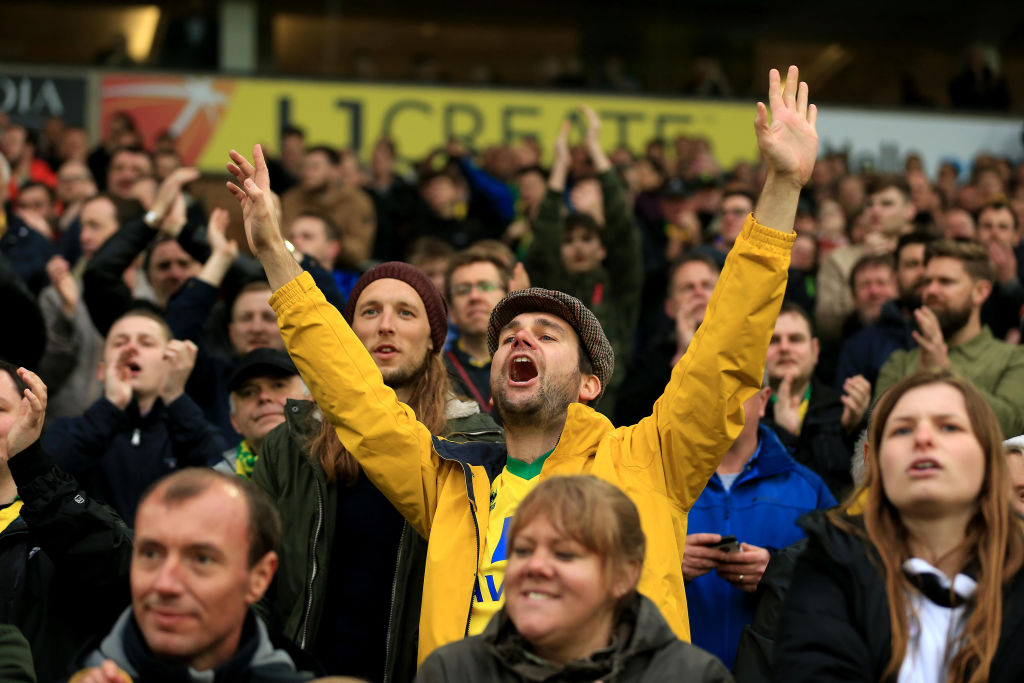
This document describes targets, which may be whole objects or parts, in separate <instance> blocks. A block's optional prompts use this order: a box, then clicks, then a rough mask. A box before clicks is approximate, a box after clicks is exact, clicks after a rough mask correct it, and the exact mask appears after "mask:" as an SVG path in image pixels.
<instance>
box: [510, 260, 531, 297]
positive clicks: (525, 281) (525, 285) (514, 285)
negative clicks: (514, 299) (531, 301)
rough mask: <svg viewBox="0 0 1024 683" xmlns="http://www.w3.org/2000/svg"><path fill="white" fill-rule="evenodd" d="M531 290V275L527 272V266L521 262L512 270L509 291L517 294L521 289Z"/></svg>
mask: <svg viewBox="0 0 1024 683" xmlns="http://www.w3.org/2000/svg"><path fill="white" fill-rule="evenodd" d="M529 288H530V274H529V273H527V272H526V266H524V265H523V264H522V263H521V262H520V263H517V264H516V265H515V266H514V267H513V268H512V278H511V279H510V280H509V282H508V291H509V292H515V291H518V290H520V289H529Z"/></svg>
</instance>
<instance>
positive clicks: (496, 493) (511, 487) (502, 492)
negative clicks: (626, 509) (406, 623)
mask: <svg viewBox="0 0 1024 683" xmlns="http://www.w3.org/2000/svg"><path fill="white" fill-rule="evenodd" d="M552 450H554V449H552ZM549 455H551V451H548V452H547V453H545V454H544V455H542V456H541V457H540V458H538V459H537V460H534V461H533V462H532V463H530V464H529V465H527V464H526V463H524V462H520V461H519V460H513V459H512V458H509V459H508V461H507V462H506V463H505V467H504V469H502V470H501V474H499V475H498V476H497V477H495V479H494V481H493V482H492V483H491V505H490V515H489V516H488V518H487V536H486V538H485V540H484V548H483V553H481V555H480V571H479V572H478V573H477V580H476V587H475V588H474V590H473V611H472V614H471V616H470V620H469V635H471V636H475V635H479V634H481V633H483V630H484V629H485V628H486V627H487V623H488V622H489V621H490V620H491V617H492V616H494V614H495V613H496V612H497V611H498V610H499V609H501V606H502V605H504V604H505V565H506V564H507V562H508V528H509V526H511V524H512V517H513V516H514V515H515V512H516V508H518V507H519V503H520V501H522V500H523V498H525V497H526V494H528V493H529V492H530V491H532V490H533V487H534V486H536V485H537V482H538V481H540V478H539V477H538V476H537V475H539V474H540V470H541V468H542V467H543V466H544V461H545V460H547V458H548V456H549Z"/></svg>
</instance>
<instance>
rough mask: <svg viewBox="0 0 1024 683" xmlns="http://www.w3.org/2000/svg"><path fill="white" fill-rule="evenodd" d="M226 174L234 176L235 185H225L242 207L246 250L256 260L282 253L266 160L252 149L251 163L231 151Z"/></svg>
mask: <svg viewBox="0 0 1024 683" xmlns="http://www.w3.org/2000/svg"><path fill="white" fill-rule="evenodd" d="M229 156H230V157H231V161H232V162H233V163H230V164H228V165H227V169H228V171H229V172H230V173H231V175H233V176H235V179H236V180H237V181H238V185H235V184H234V183H232V182H228V184H227V185H228V189H229V190H230V191H231V194H233V195H234V196H235V199H237V200H238V203H239V204H241V206H242V218H243V219H244V221H245V237H246V239H248V240H249V248H250V250H251V251H252V253H253V254H256V255H257V256H259V254H260V253H261V252H265V251H268V250H271V249H273V248H275V247H280V248H281V249H284V238H283V237H282V236H281V229H280V227H279V225H278V219H277V211H276V209H275V207H274V202H273V199H271V195H270V173H269V172H268V171H267V160H266V159H265V158H264V156H263V148H262V147H260V146H259V145H256V146H255V147H253V149H252V156H253V163H251V164H250V163H249V161H248V160H247V159H246V158H245V157H244V156H242V155H241V154H239V153H238V152H236V151H235V150H231V152H230V154H229Z"/></svg>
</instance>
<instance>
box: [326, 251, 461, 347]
mask: <svg viewBox="0 0 1024 683" xmlns="http://www.w3.org/2000/svg"><path fill="white" fill-rule="evenodd" d="M383 279H392V280H401V281H402V282H404V283H405V284H407V285H409V286H410V287H412V288H413V289H415V290H416V293H417V294H419V295H420V300H421V301H422V302H423V308H424V309H425V310H426V312H427V322H429V323H430V340H431V341H432V342H433V343H434V353H441V351H443V350H444V343H445V340H446V339H447V338H448V304H447V303H446V302H445V300H444V297H443V296H441V292H439V291H437V287H435V286H434V283H433V282H431V281H430V278H428V277H427V276H426V274H425V273H424V272H423V271H422V270H420V269H419V268H417V267H416V266H412V265H409V264H408V263H402V262H401V261H387V262H385V263H381V264H380V265H377V266H374V267H373V268H370V269H369V270H368V271H366V272H365V273H363V275H362V277H360V278H359V279H358V280H356V284H355V286H354V287H352V292H351V294H349V295H348V301H346V302H345V311H344V314H345V320H347V321H348V324H349V325H351V324H352V318H353V316H355V314H356V303H357V302H358V301H359V295H361V294H362V293H363V290H364V289H366V287H367V286H368V285H369V284H370V283H371V282H374V281H376V280H383Z"/></svg>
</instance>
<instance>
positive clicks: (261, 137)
mask: <svg viewBox="0 0 1024 683" xmlns="http://www.w3.org/2000/svg"><path fill="white" fill-rule="evenodd" d="M583 102H585V103H587V104H589V105H590V106H592V107H593V108H594V109H595V110H596V111H597V113H598V115H599V116H600V117H601V120H602V122H603V127H602V140H603V142H604V144H605V146H606V147H607V148H608V149H612V148H614V147H617V146H619V145H626V146H627V147H629V148H630V149H632V150H634V151H641V150H643V147H644V145H645V144H646V143H647V141H649V140H651V139H652V138H656V137H660V138H665V139H666V140H669V141H671V140H672V139H673V138H674V137H675V136H677V135H680V134H684V135H691V136H703V137H706V138H707V139H708V140H709V141H710V142H711V145H712V148H713V150H714V153H715V157H716V158H717V159H718V161H719V163H720V164H722V165H723V167H726V168H728V167H730V166H732V165H733V164H734V163H736V162H738V161H741V160H748V161H753V160H755V159H756V158H757V143H756V140H755V138H754V131H753V119H754V107H753V104H741V103H718V102H708V101H701V100H682V99H668V98H665V99H661V98H651V97H647V98H644V97H632V96H612V95H597V94H593V95H592V94H589V93H571V94H563V93H559V92H553V91H523V90H488V89H473V88H452V87H448V88H445V87H427V86H412V85H401V86H399V85H370V84H357V83H338V82H330V81H297V80H272V79H255V78H253V79H248V78H240V79H225V78H207V77H203V78H197V77H188V76H157V75H146V76H141V75H128V74H112V75H109V76H106V77H105V78H104V79H103V86H102V92H101V114H100V125H101V128H102V132H103V133H104V134H105V132H106V127H107V125H108V122H109V119H110V117H111V116H112V115H113V114H114V113H115V112H118V111H125V112H128V113H129V114H131V115H132V116H133V118H135V119H136V121H137V123H138V125H139V128H140V129H141V131H142V133H143V136H144V138H145V140H146V142H147V144H151V143H152V142H153V141H154V140H155V138H156V136H157V135H159V134H160V133H162V132H164V131H167V130H170V131H171V132H172V134H174V135H175V136H176V137H177V138H178V140H179V149H180V151H181V153H182V155H183V157H184V158H185V161H186V163H193V164H196V165H198V166H199V167H200V168H201V169H203V170H205V171H218V170H221V169H223V168H224V163H225V160H226V158H227V151H228V150H229V149H232V148H235V149H238V150H244V151H246V153H248V151H249V150H251V148H252V145H253V144H254V143H256V142H260V143H263V144H264V145H266V147H267V148H268V149H269V150H271V151H276V149H277V144H278V138H279V134H280V131H281V129H282V128H284V127H285V126H288V125H294V126H298V127H300V128H302V129H304V130H305V132H306V140H307V142H308V143H310V144H327V145H331V146H334V147H352V148H354V149H356V150H357V151H359V153H360V156H361V157H363V158H366V157H367V156H368V154H369V150H370V148H371V147H372V146H373V143H374V141H375V140H377V139H378V138H379V137H380V136H382V135H386V136H388V137H390V138H392V139H393V140H394V141H395V143H396V145H397V148H398V152H399V155H400V156H401V157H402V158H404V159H418V158H422V157H424V156H426V155H427V154H428V153H429V152H430V151H431V150H432V149H435V148H437V147H440V146H442V145H443V144H444V143H445V141H446V140H448V138H449V137H452V136H454V137H456V138H458V139H459V140H460V141H461V142H463V143H465V144H468V145H470V146H472V147H475V148H483V147H485V146H487V145H490V144H495V143H501V142H514V141H515V140H517V139H520V138H522V137H523V136H526V135H534V136H536V137H537V139H538V140H539V141H540V144H541V145H542V147H543V148H544V149H545V150H547V149H549V148H550V146H551V144H552V141H553V139H554V136H555V134H556V133H557V131H558V127H559V124H560V122H561V120H562V119H563V118H564V117H566V116H572V117H574V119H575V121H576V123H577V126H578V131H577V133H576V135H580V134H581V133H582V125H581V123H580V118H579V117H578V114H577V113H576V108H577V107H578V105H579V104H580V103H583Z"/></svg>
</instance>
